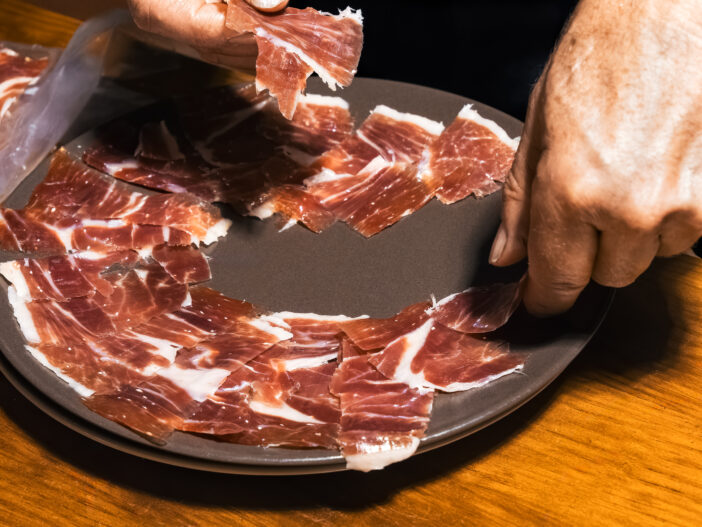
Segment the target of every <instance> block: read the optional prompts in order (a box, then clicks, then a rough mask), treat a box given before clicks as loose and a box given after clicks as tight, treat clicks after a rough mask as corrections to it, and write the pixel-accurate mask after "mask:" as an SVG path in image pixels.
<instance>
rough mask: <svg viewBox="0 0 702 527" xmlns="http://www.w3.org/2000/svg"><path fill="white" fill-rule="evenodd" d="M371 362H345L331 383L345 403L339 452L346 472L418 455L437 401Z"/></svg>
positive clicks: (428, 391) (362, 359)
mask: <svg viewBox="0 0 702 527" xmlns="http://www.w3.org/2000/svg"><path fill="white" fill-rule="evenodd" d="M368 359H369V356H367V355H360V356H355V357H354V356H351V357H349V358H344V361H343V362H342V363H341V365H340V366H339V368H338V369H337V370H336V371H335V372H334V377H333V379H332V383H331V391H332V393H333V394H334V395H336V396H337V397H339V400H340V403H341V430H340V432H339V446H340V448H341V453H342V454H343V455H344V457H345V458H346V466H347V468H349V469H354V470H361V471H363V472H368V471H370V470H378V469H381V468H384V467H386V466H387V465H389V464H391V463H396V462H398V461H402V460H403V459H406V458H408V457H410V456H411V455H412V454H414V452H415V451H416V450H417V447H418V446H419V440H420V439H421V438H422V437H423V436H424V431H425V430H426V428H427V425H428V424H429V416H430V414H431V408H432V404H433V400H434V392H433V390H431V389H425V388H411V387H410V386H408V385H407V384H405V383H403V382H399V381H396V380H391V379H388V378H387V377H385V376H383V375H382V374H381V373H380V372H378V370H376V369H375V368H374V367H373V366H372V365H371V364H370V363H369V362H368Z"/></svg>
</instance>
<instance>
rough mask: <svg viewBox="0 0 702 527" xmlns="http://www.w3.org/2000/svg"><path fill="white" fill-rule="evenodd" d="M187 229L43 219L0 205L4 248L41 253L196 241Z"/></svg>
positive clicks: (138, 248)
mask: <svg viewBox="0 0 702 527" xmlns="http://www.w3.org/2000/svg"><path fill="white" fill-rule="evenodd" d="M198 241H199V240H197V239H195V238H193V236H192V235H190V234H188V233H187V232H184V231H181V230H178V229H173V228H170V227H161V226H157V225H135V224H133V223H127V222H125V221H123V220H90V219H83V220H79V219H72V218H63V219H52V220H50V221H47V222H45V221H40V220H37V219H35V218H33V217H32V215H31V213H29V214H28V213H27V211H25V210H13V209H3V208H0V249H4V250H6V251H21V252H31V253H40V254H47V255H48V254H64V253H66V252H74V251H91V252H102V253H109V252H114V251H118V250H135V251H148V250H151V249H153V248H154V247H156V246H159V245H163V244H166V245H171V246H185V245H189V244H191V243H196V242H198Z"/></svg>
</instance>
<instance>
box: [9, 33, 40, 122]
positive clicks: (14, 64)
mask: <svg viewBox="0 0 702 527" xmlns="http://www.w3.org/2000/svg"><path fill="white" fill-rule="evenodd" d="M48 65H49V59H48V58H39V59H32V58H29V57H25V56H23V55H20V54H19V53H17V52H15V51H13V50H11V49H9V48H5V47H2V45H0V120H2V119H3V118H5V117H7V116H8V115H9V114H10V110H11V108H12V106H13V105H14V103H15V102H16V101H17V99H18V97H19V96H20V95H22V93H24V91H25V90H26V89H27V88H28V87H29V86H31V85H32V84H34V83H35V82H36V81H37V80H38V79H39V77H40V76H41V74H42V72H43V71H44V69H46V67H47V66H48Z"/></svg>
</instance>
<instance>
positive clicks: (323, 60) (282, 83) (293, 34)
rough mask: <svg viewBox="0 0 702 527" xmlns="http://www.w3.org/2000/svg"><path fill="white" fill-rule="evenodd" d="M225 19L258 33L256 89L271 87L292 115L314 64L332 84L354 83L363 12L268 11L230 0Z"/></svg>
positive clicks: (284, 110) (284, 111) (288, 115)
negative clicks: (269, 12)
mask: <svg viewBox="0 0 702 527" xmlns="http://www.w3.org/2000/svg"><path fill="white" fill-rule="evenodd" d="M226 25H227V27H228V28H230V29H233V30H234V31H238V32H240V33H243V32H250V33H253V34H254V36H255V38H256V43H257V44H258V49H259V54H258V58H257V60H256V85H257V89H258V91H261V90H263V89H268V91H269V92H270V93H271V95H273V96H274V97H276V98H277V99H278V106H279V108H280V112H281V113H282V114H283V115H284V116H285V117H286V118H288V119H290V118H292V117H293V114H294V113H295V108H296V103H297V98H298V96H299V95H300V94H301V93H302V92H303V91H304V88H305V82H306V79H307V77H309V75H310V74H311V73H312V71H313V70H314V71H315V72H316V73H317V74H318V75H319V76H320V77H321V78H322V79H323V80H324V81H325V82H326V83H327V84H328V85H329V86H330V87H331V88H332V89H334V88H335V87H336V85H341V86H348V85H349V84H351V81H352V80H353V76H354V75H355V73H356V67H357V66H358V61H359V59H360V57H361V48H362V47H363V26H362V20H361V16H360V13H354V12H353V11H352V10H350V9H347V10H346V11H343V12H342V13H340V14H339V15H328V14H324V13H320V12H319V11H315V10H314V9H311V8H307V9H295V8H292V7H288V8H286V9H285V10H283V11H282V12H280V13H276V14H273V15H267V14H262V13H259V12H258V11H256V10H255V9H253V8H252V7H250V6H249V5H247V4H246V3H245V2H244V1H242V0H232V1H230V2H229V6H228V9H227V20H226Z"/></svg>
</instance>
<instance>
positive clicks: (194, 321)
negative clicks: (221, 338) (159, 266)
mask: <svg viewBox="0 0 702 527" xmlns="http://www.w3.org/2000/svg"><path fill="white" fill-rule="evenodd" d="M190 297H191V299H192V302H191V304H190V305H189V306H184V307H181V308H180V309H179V310H178V311H176V312H175V313H174V314H173V315H174V316H175V317H177V318H179V319H180V320H183V321H185V322H187V323H188V324H190V325H192V326H193V327H195V328H198V329H199V330H201V331H204V332H207V333H209V334H211V335H214V334H216V333H221V332H224V331H227V330H228V329H229V328H230V327H231V326H232V325H233V324H235V323H236V321H237V320H238V319H239V318H241V317H251V316H252V315H254V314H255V313H256V311H257V309H256V307H255V306H253V305H252V304H250V303H248V302H245V301H243V300H236V299H234V298H229V297H227V296H224V295H223V294H222V293H220V292H219V291H215V290H214V289H211V288H209V287H204V286H195V287H191V288H190Z"/></svg>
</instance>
